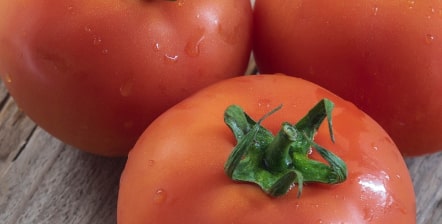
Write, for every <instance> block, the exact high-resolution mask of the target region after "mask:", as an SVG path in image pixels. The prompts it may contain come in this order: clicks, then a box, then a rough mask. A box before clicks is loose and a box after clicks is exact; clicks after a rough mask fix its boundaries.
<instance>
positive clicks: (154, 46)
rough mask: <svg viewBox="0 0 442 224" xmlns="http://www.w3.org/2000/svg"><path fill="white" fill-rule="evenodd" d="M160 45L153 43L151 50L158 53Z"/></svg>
mask: <svg viewBox="0 0 442 224" xmlns="http://www.w3.org/2000/svg"><path fill="white" fill-rule="evenodd" d="M160 48H161V47H160V43H155V44H154V45H153V50H154V51H156V52H158V51H160Z"/></svg>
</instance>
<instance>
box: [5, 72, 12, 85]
mask: <svg viewBox="0 0 442 224" xmlns="http://www.w3.org/2000/svg"><path fill="white" fill-rule="evenodd" d="M5 82H6V83H12V77H11V74H10V73H6V76H5Z"/></svg>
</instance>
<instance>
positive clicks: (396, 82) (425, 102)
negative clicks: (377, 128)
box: [253, 0, 442, 156]
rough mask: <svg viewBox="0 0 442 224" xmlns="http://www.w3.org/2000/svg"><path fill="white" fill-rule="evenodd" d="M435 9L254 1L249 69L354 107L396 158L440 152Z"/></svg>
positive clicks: (439, 43)
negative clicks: (388, 141) (310, 85)
mask: <svg viewBox="0 0 442 224" xmlns="http://www.w3.org/2000/svg"><path fill="white" fill-rule="evenodd" d="M441 9H442V2H440V1H432V0H424V1H399V0H391V1H371V0H364V1H350V0H344V1H319V0H313V1H302V0H294V1H286V0H275V1H267V0H257V1H256V3H255V9H254V10H255V11H254V30H255V31H256V32H255V33H254V38H255V39H254V46H253V51H254V53H255V55H254V56H255V58H256V63H257V65H258V67H259V70H260V72H262V73H274V72H283V73H286V74H289V75H293V76H297V77H301V78H304V79H307V80H309V81H312V82H314V83H317V84H319V85H321V86H323V87H325V88H327V89H328V90H330V91H332V92H334V93H336V94H337V95H339V96H341V97H342V98H344V99H346V100H349V101H351V102H353V103H355V104H356V105H357V106H358V107H359V108H360V109H362V110H363V111H364V112H366V113H367V114H369V115H370V116H372V117H373V118H374V119H375V120H376V121H377V122H378V123H379V124H380V125H381V126H382V127H383V128H384V129H385V130H386V131H387V132H388V133H389V134H390V136H391V137H392V138H393V140H394V141H395V142H396V144H397V145H398V147H399V149H400V150H401V152H402V153H403V154H404V155H409V156H413V155H420V154H424V153H432V152H435V151H438V150H442V141H441V139H442V100H441V99H440V97H439V95H440V90H441V89H442V63H441V62H440V59H441V56H442V30H441V29H440V27H441V26H442V16H441V15H442V14H441Z"/></svg>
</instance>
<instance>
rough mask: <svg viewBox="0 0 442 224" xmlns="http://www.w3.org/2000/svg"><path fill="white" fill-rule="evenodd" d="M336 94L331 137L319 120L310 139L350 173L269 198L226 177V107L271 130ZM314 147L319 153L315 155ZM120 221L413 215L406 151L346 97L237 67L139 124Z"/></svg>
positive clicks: (397, 219) (364, 219) (229, 145)
mask: <svg viewBox="0 0 442 224" xmlns="http://www.w3.org/2000/svg"><path fill="white" fill-rule="evenodd" d="M322 98H328V99H330V100H331V101H333V102H334V103H335V109H334V111H333V113H332V119H333V125H334V126H333V130H334V136H335V143H332V142H331V140H330V136H329V133H328V128H327V126H326V125H322V126H321V127H320V129H319V132H318V134H317V135H316V138H315V141H316V142H317V143H318V144H319V145H322V146H324V147H325V148H328V149H329V150H330V151H332V152H333V153H335V154H336V155H337V156H339V157H340V158H342V159H343V160H344V161H345V162H346V164H347V167H348V177H347V180H346V181H344V182H343V183H341V184H337V185H324V184H311V183H310V184H306V185H305V186H304V189H303V192H302V195H301V196H300V198H297V192H296V190H294V191H290V192H289V193H288V194H287V195H284V196H281V197H277V198H273V197H269V196H267V195H266V194H265V193H264V192H263V191H261V189H260V188H259V187H257V186H255V185H252V184H247V183H238V182H234V181H232V180H230V179H229V178H228V176H227V175H226V174H225V173H224V168H223V167H224V163H225V162H226V160H227V157H228V156H229V154H230V153H231V151H232V149H233V147H234V146H235V145H236V140H235V138H234V137H233V134H232V133H231V131H230V130H229V128H228V127H227V126H226V124H224V121H223V113H224V110H225V109H226V108H227V107H228V106H229V105H232V104H235V105H239V106H241V107H242V108H243V109H244V111H245V112H246V113H248V114H249V115H250V116H251V117H252V118H253V119H255V120H258V119H259V118H261V117H262V116H263V115H264V114H266V113H268V112H269V111H270V110H272V109H273V108H275V107H277V106H278V105H280V104H282V105H283V107H282V109H280V110H279V111H277V112H275V113H274V114H272V115H271V116H269V117H267V118H266V119H265V120H264V121H263V122H262V125H263V126H264V127H266V128H268V129H269V130H271V131H272V132H273V133H276V131H277V130H278V129H279V128H280V127H281V123H282V122H283V121H288V122H290V123H295V122H297V121H298V120H299V119H300V118H301V117H303V116H304V115H305V113H307V111H308V110H309V109H310V108H311V107H313V105H315V104H316V103H317V102H318V101H319V100H320V99H322ZM313 156H316V155H315V154H313ZM120 183H121V185H120V191H119V198H118V223H119V224H126V223H130V224H134V223H293V222H296V223H368V222H370V223H404V224H406V223H415V220H416V217H415V215H416V214H415V210H416V208H415V198H414V192H413V187H412V182H411V179H410V176H409V173H408V170H407V167H406V165H405V163H404V160H403V158H402V156H401V154H400V152H399V150H398V149H397V147H396V146H395V144H394V143H393V141H392V140H391V139H390V137H389V136H388V135H387V134H386V132H385V131H384V130H383V129H382V128H381V127H380V126H379V125H378V124H377V123H376V122H375V121H374V120H373V119H371V117H369V116H368V115H366V114H365V113H363V112H362V111H360V110H359V109H358V108H357V107H355V106H354V105H353V104H351V103H349V102H347V101H344V100H342V99H341V98H339V97H337V96H336V95H333V94H332V93H330V92H328V91H327V90H325V89H323V88H321V87H319V86H317V85H315V84H313V83H310V82H307V81H305V80H302V79H298V78H294V77H290V76H283V75H257V76H242V77H237V78H232V79H228V80H224V81H221V82H219V83H217V84H215V85H211V86H210V87H208V88H205V89H204V90H202V91H199V92H198V93H197V94H195V95H193V96H191V97H190V98H187V99H186V100H184V101H182V102H180V103H179V104H177V105H175V106H174V107H172V108H171V109H169V110H168V111H166V112H165V113H164V114H162V115H161V116H160V117H159V118H157V120H155V121H154V122H153V123H152V124H151V125H150V126H149V127H148V128H147V129H146V131H145V132H144V133H143V135H142V136H141V138H140V139H139V140H138V142H137V144H136V145H135V147H134V149H133V150H131V152H130V153H129V158H128V161H127V164H126V167H125V169H124V172H123V174H122V177H121V182H120Z"/></svg>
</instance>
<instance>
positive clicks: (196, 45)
mask: <svg viewBox="0 0 442 224" xmlns="http://www.w3.org/2000/svg"><path fill="white" fill-rule="evenodd" d="M204 38H205V36H204V29H198V30H197V31H196V32H195V33H194V34H193V36H192V37H191V40H190V41H189V42H187V44H186V46H185V48H184V51H185V52H186V54H187V55H189V56H190V57H196V56H198V55H199V54H200V44H201V42H202V41H203V40H204Z"/></svg>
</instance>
